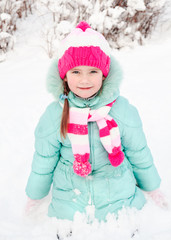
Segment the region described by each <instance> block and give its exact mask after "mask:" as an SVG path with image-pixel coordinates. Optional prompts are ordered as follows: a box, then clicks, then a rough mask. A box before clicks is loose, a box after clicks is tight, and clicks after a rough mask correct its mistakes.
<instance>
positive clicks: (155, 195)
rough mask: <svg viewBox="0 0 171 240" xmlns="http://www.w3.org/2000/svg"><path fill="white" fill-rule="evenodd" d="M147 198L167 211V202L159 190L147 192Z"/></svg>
mask: <svg viewBox="0 0 171 240" xmlns="http://www.w3.org/2000/svg"><path fill="white" fill-rule="evenodd" d="M147 194H148V196H150V198H151V199H152V200H153V201H154V202H155V204H156V205H157V206H159V207H161V208H163V209H168V202H167V199H166V197H165V196H164V194H163V193H162V192H161V190H160V189H156V190H154V191H151V192H147Z"/></svg>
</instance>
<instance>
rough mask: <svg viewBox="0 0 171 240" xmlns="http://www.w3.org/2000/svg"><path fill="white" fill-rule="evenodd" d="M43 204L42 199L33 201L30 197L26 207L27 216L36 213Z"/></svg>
mask: <svg viewBox="0 0 171 240" xmlns="http://www.w3.org/2000/svg"><path fill="white" fill-rule="evenodd" d="M41 203H42V199H38V200H33V199H31V198H29V197H28V199H27V203H26V206H25V214H26V215H29V214H31V213H32V212H34V211H35V210H36V209H37V208H38V206H39V205H40V204H41Z"/></svg>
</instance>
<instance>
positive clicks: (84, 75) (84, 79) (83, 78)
mask: <svg viewBox="0 0 171 240" xmlns="http://www.w3.org/2000/svg"><path fill="white" fill-rule="evenodd" d="M81 82H82V83H88V76H87V75H86V74H83V75H82V76H81Z"/></svg>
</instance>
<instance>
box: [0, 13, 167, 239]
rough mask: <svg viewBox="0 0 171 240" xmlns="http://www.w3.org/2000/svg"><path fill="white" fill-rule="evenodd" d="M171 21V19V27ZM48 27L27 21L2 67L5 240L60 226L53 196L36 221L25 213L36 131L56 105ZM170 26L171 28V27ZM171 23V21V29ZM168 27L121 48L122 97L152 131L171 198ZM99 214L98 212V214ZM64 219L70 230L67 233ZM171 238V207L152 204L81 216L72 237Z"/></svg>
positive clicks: (37, 235) (1, 217)
mask: <svg viewBox="0 0 171 240" xmlns="http://www.w3.org/2000/svg"><path fill="white" fill-rule="evenodd" d="M170 23H171V22H170ZM41 24H42V23H41V22H40V21H38V20H37V19H36V18H35V17H34V16H30V17H29V18H27V19H26V20H25V21H24V22H22V23H20V26H19V30H18V31H17V33H16V36H17V42H16V44H15V49H14V51H13V52H10V53H8V55H7V60H6V61H4V62H2V63H0V156H1V168H0V189H1V192H0V240H28V239H29V240H53V239H56V231H57V226H61V225H62V224H63V223H62V222H61V221H58V223H57V222H56V220H55V219H50V218H48V217H47V216H46V212H47V207H48V202H49V197H47V198H46V200H45V201H44V203H42V205H41V206H40V207H39V209H38V211H37V213H35V214H32V216H30V217H26V216H25V215H24V206H25V203H26V199H27V198H26V196H25V186H26V183H27V178H28V175H29V173H30V167H31V162H32V156H33V151H34V129H35V126H36V124H37V122H38V120H39V117H40V116H41V114H42V113H43V111H44V110H45V108H46V106H47V105H48V104H49V103H50V102H51V101H52V100H53V98H52V96H50V95H49V94H48V93H47V92H46V89H45V77H46V73H47V70H48V67H49V64H50V62H51V60H50V59H48V57H47V55H46V53H45V51H44V50H43V48H42V47H40V45H42V41H43V40H42V38H41V36H40V31H39V29H40V28H42V27H43V25H41ZM167 24H168V23H167ZM170 25H171V24H170ZM170 25H169V24H168V25H167V31H166V32H165V33H164V31H161V30H162V28H164V29H166V27H165V26H166V25H160V26H159V28H158V32H156V33H155V34H154V35H153V38H152V39H151V41H149V42H148V44H146V45H145V46H143V47H136V48H135V49H124V50H122V51H114V52H113V54H114V55H115V56H116V57H117V59H118V60H119V61H120V63H121V65H122V67H123V70H124V81H123V83H122V86H121V95H123V96H125V97H127V98H128V99H129V100H130V102H131V103H132V104H134V105H136V107H137V108H138V109H139V113H140V115H141V118H142V121H143V126H144V131H145V133H146V136H147V140H148V144H149V146H150V148H151V151H152V154H153V156H154V160H155V163H156V166H157V168H158V171H159V173H160V175H161V177H162V185H161V189H162V190H163V192H164V193H165V194H166V196H167V198H168V201H169V202H170V200H171V191H170V189H171V174H170V169H171V160H170V158H171V157H170V149H171V141H170V136H171V128H170V123H171V107H170V105H171V82H170V79H171V68H170V62H171V45H170V41H171V29H170ZM90 211H92V210H90ZM67 226H68V225H67V222H64V225H63V231H64V232H65V231H67V230H68V227H67ZM137 228H138V229H139V232H138V233H137V235H136V236H135V238H134V239H141V240H170V239H171V210H170V209H168V210H162V209H159V208H158V207H157V206H155V205H154V203H152V202H150V201H148V203H147V204H146V205H145V207H144V208H143V209H142V210H141V211H135V210H126V209H124V210H123V211H122V212H121V213H120V216H119V219H118V220H116V219H115V218H114V216H109V218H108V222H107V223H101V224H99V223H98V222H96V221H95V222H94V223H93V224H92V225H91V226H90V225H88V224H86V217H85V216H83V215H79V214H77V215H76V218H75V220H74V223H73V225H72V229H73V236H72V237H71V238H70V239H71V240H77V239H79V240H81V239H83V240H86V239H89V240H96V239H98V240H103V239H108V240H112V239H115V240H117V239H118V240H129V239H130V236H131V234H132V232H133V231H135V230H136V229H137Z"/></svg>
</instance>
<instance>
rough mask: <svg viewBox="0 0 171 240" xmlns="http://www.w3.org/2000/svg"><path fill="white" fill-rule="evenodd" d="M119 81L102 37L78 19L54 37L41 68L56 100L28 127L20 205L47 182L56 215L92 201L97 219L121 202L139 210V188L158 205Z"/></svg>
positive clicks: (136, 123)
mask: <svg viewBox="0 0 171 240" xmlns="http://www.w3.org/2000/svg"><path fill="white" fill-rule="evenodd" d="M121 79H122V72H121V69H120V67H119V65H118V63H117V61H116V60H115V58H114V57H113V56H112V55H111V49H110V47H109V44H108V42H107V41H106V39H105V38H104V37H103V36H102V35H101V34H100V33H98V32H97V31H94V30H93V29H91V27H90V26H89V25H88V24H87V23H86V22H81V23H80V24H79V25H78V26H77V27H76V28H75V29H74V30H73V31H72V32H71V33H70V34H69V35H68V36H67V37H66V38H65V39H64V40H63V41H62V42H61V43H60V47H59V52H58V60H57V61H55V62H54V63H53V65H52V67H51V68H50V71H49V73H48V89H49V91H50V92H52V93H53V94H54V96H55V98H56V101H54V102H53V103H51V104H50V105H49V106H48V107H47V109H46V111H45V113H44V114H43V116H42V117H41V118H40V121H39V123H38V126H37V128H36V130H35V154H34V159H33V163H32V171H31V174H30V177H29V179H28V183H27V187H26V193H27V195H28V197H29V201H28V204H27V210H28V211H29V209H30V208H31V207H32V206H33V205H34V204H35V203H36V202H37V201H38V199H42V198H44V197H45V196H47V195H48V193H49V191H50V187H51V184H52V183H53V188H52V200H51V203H50V206H49V210H48V215H49V216H50V217H56V218H57V219H68V220H71V221H72V220H73V218H74V215H75V213H76V212H77V211H78V212H81V213H85V211H86V207H87V206H88V205H94V207H95V217H96V218H97V219H98V220H99V221H101V220H103V221H105V220H106V216H107V214H108V213H114V214H117V212H118V210H120V209H122V208H123V207H135V208H137V209H141V208H142V207H143V206H144V204H145V202H146V200H145V197H144V194H143V191H147V192H148V193H149V195H150V196H151V197H152V199H153V200H154V201H155V202H156V203H157V204H158V205H160V206H162V205H164V204H165V200H164V197H163V195H162V194H161V192H160V191H159V187H160V181H161V180H160V177H159V175H158V172H157V170H156V168H155V166H154V163H153V158H152V156H151V152H150V150H149V148H148V146H147V142H146V138H145V136H144V133H143V129H142V123H141V120H140V117H139V115H138V112H137V110H136V108H135V107H134V106H132V105H130V104H129V102H128V100H127V99H125V98H124V97H121V96H120V95H119V85H120V82H121ZM142 190H143V191H142Z"/></svg>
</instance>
